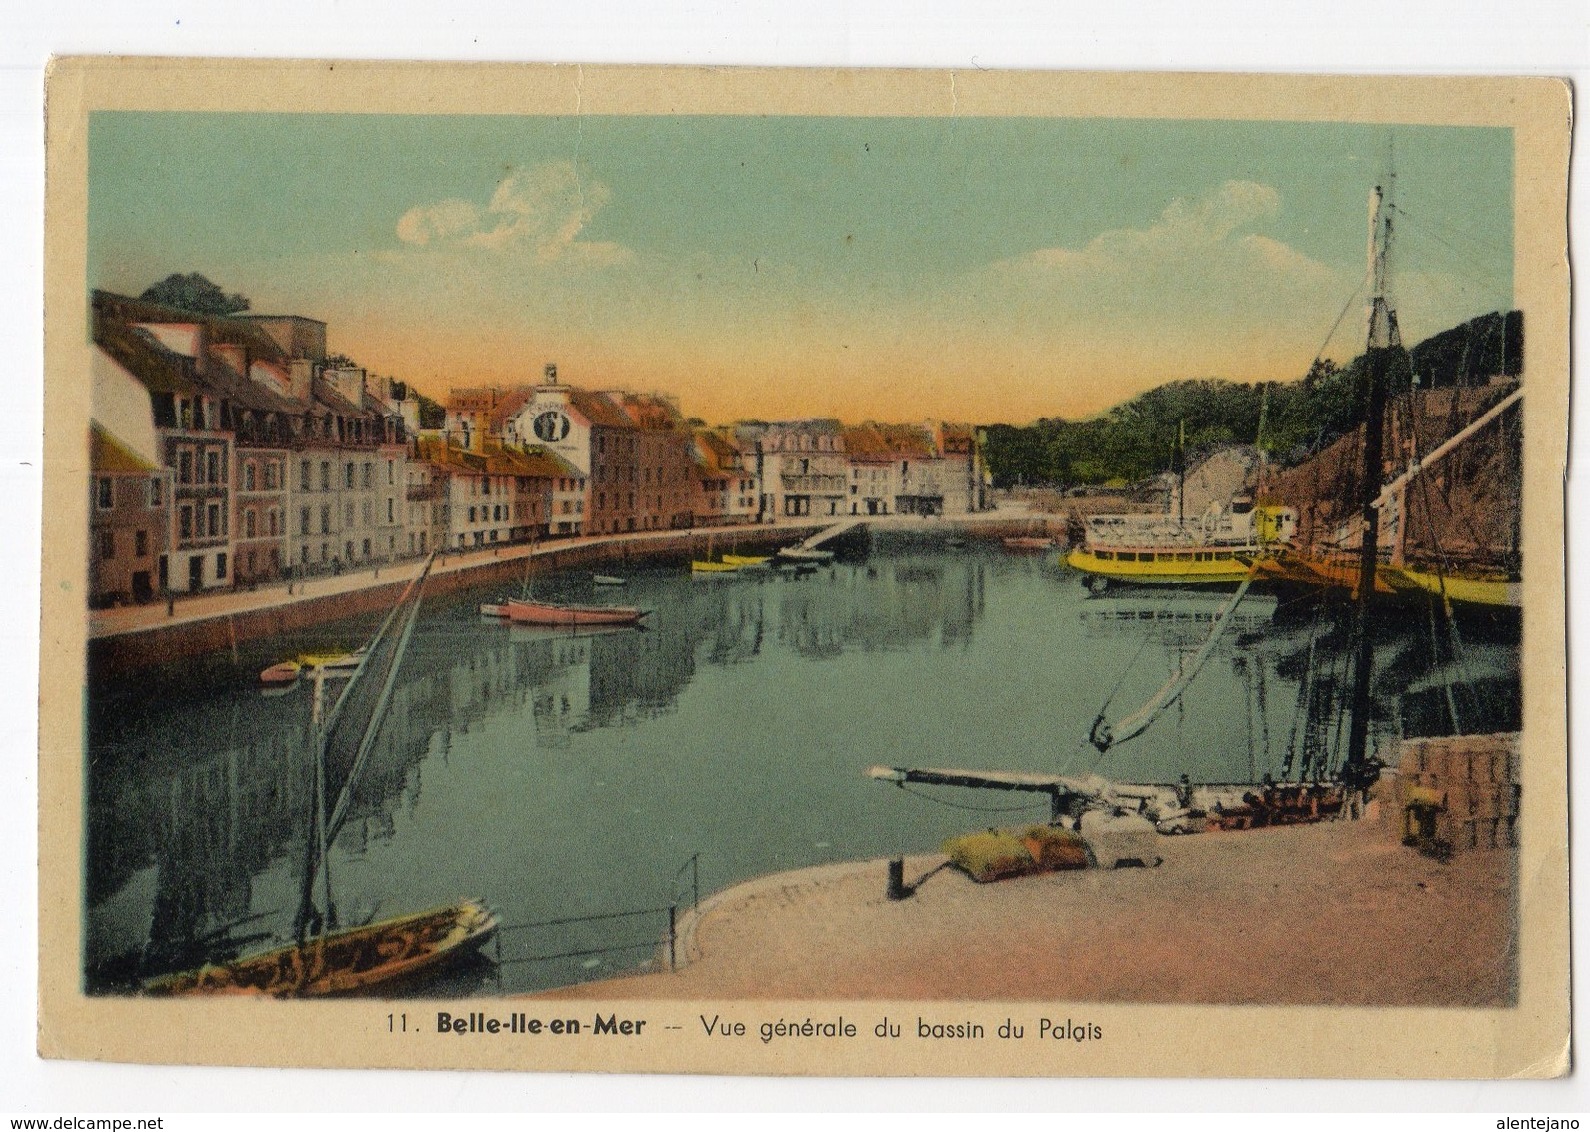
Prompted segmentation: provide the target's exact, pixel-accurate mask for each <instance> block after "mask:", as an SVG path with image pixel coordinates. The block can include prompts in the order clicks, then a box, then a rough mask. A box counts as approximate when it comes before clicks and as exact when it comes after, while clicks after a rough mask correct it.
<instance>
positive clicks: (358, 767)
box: [327, 554, 436, 840]
mask: <svg viewBox="0 0 1590 1132" xmlns="http://www.w3.org/2000/svg"><path fill="white" fill-rule="evenodd" d="M435 557H436V556H435V555H434V554H433V555H432V556H431V561H428V562H426V563H425V569H423V570H421V571H420V576H419V577H418V578H415V579H414V582H413V583H412V584H413V586H414V587H416V588H417V589H416V592H415V595H414V603H413V604H412V605H411V606H410V607H409V610H408V620H407V621H405V622H404V624H403V635H402V636H401V637H400V638H399V640H398V646H397V649H396V651H395V652H394V653H393V656H392V663H391V665H390V666H389V667H388V668H387V673H386V680H385V681H384V682H383V683H382V685H381V694H380V697H379V698H378V699H377V700H376V705H375V710H374V711H373V712H372V713H371V715H370V720H369V722H368V723H367V724H366V725H365V729H364V734H363V735H362V736H361V737H360V739H359V751H358V754H356V755H355V756H354V759H353V767H352V769H350V770H349V771H348V777H347V779H346V780H345V781H344V782H343V784H342V793H341V794H340V795H339V796H338V798H337V806H336V809H335V810H333V811H332V814H331V821H330V822H329V823H328V825H327V830H328V833H327V837H328V840H329V839H330V838H333V837H335V836H336V835H337V831H338V830H339V829H341V828H342V822H343V819H344V818H345V817H346V816H347V812H348V804H349V802H350V801H352V799H353V788H354V784H355V783H356V782H357V781H358V779H359V774H360V772H361V771H362V770H363V769H364V764H365V762H366V760H367V759H368V758H369V756H370V748H371V747H372V746H374V745H375V737H376V735H377V734H378V733H379V732H380V730H381V723H382V717H383V716H384V715H385V713H386V708H387V704H388V703H390V702H391V700H392V689H393V688H394V687H395V686H396V685H397V674H398V669H399V668H401V667H402V665H403V654H404V653H405V652H407V651H408V647H409V638H410V637H411V636H412V635H413V633H414V622H416V621H417V620H419V615H420V599H421V597H422V596H423V591H424V586H425V578H426V575H428V574H429V573H430V572H431V562H433V561H435ZM405 596H407V594H406V593H405Z"/></svg>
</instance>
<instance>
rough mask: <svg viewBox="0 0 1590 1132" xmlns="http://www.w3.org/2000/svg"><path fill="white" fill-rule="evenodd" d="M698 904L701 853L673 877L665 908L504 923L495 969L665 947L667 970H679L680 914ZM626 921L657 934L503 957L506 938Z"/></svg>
mask: <svg viewBox="0 0 1590 1132" xmlns="http://www.w3.org/2000/svg"><path fill="white" fill-rule="evenodd" d="M700 904H701V854H700V853H692V854H691V855H690V856H689V857H688V858H686V860H685V862H684V864H682V865H681V866H680V867H679V869H678V870H677V871H676V872H675V873H674V876H673V881H672V892H671V893H670V896H669V902H668V903H667V904H659V905H656V906H654V907H650V908H631V909H626V910H624V911H621V912H592V913H588V914H586V915H581V916H558V917H554V918H552V919H547V920H531V921H527V922H525V923H520V924H505V925H503V926H502V927H500V928H498V930H497V956H496V962H497V965H498V966H499V967H513V966H519V965H522V964H528V963H552V962H559V961H563V960H569V959H590V958H596V957H601V956H606V955H619V954H624V953H628V952H634V951H644V950H650V951H652V952H653V953H655V952H657V951H659V950H661V949H663V948H666V950H667V956H668V969H669V970H670V971H676V970H678V969H679V915H680V912H681V911H690V912H694V911H695V910H696V909H697V908H698V907H699V906H700ZM629 920H652V922H653V923H655V925H656V927H657V929H658V930H655V931H653V932H644V930H643V932H642V934H641V935H640V936H638V937H626V938H623V939H620V940H617V941H611V940H604V941H602V942H598V943H592V944H590V945H581V946H572V947H570V946H560V947H558V948H557V949H555V950H546V949H539V950H532V951H531V952H530V953H528V954H519V955H515V954H510V955H507V956H504V955H503V954H502V941H503V939H504V938H505V937H510V938H513V937H520V936H523V935H525V934H527V933H535V932H549V931H552V930H553V929H564V934H566V933H567V930H568V929H579V928H581V927H584V926H586V925H592V924H608V923H617V922H619V921H629Z"/></svg>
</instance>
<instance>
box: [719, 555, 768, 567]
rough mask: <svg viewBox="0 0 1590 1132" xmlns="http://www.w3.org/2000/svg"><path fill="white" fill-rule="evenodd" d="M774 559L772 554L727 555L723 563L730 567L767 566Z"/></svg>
mask: <svg viewBox="0 0 1590 1132" xmlns="http://www.w3.org/2000/svg"><path fill="white" fill-rule="evenodd" d="M772 557H773V556H772V555H770V554H762V555H755V554H725V555H724V556H723V561H724V562H725V563H727V564H728V565H730V566H766V565H767V564H768V562H769V561H770V560H771V559H772Z"/></svg>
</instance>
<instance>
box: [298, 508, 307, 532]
mask: <svg viewBox="0 0 1590 1132" xmlns="http://www.w3.org/2000/svg"><path fill="white" fill-rule="evenodd" d="M298 533H299V534H301V535H307V534H308V533H309V508H307V507H301V508H299V510H298Z"/></svg>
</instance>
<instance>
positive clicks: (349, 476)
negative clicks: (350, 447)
mask: <svg viewBox="0 0 1590 1132" xmlns="http://www.w3.org/2000/svg"><path fill="white" fill-rule="evenodd" d="M342 481H343V483H342V486H344V487H352V486H353V461H352V460H349V461H348V464H347V466H346V467H345V468H343V470H342Z"/></svg>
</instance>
